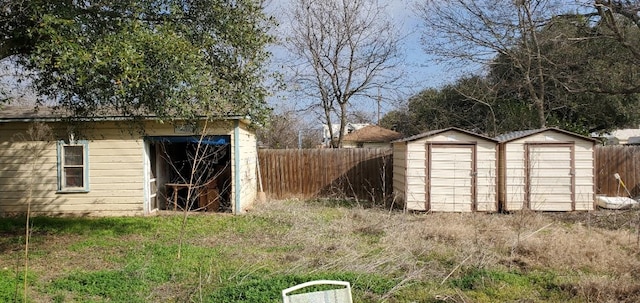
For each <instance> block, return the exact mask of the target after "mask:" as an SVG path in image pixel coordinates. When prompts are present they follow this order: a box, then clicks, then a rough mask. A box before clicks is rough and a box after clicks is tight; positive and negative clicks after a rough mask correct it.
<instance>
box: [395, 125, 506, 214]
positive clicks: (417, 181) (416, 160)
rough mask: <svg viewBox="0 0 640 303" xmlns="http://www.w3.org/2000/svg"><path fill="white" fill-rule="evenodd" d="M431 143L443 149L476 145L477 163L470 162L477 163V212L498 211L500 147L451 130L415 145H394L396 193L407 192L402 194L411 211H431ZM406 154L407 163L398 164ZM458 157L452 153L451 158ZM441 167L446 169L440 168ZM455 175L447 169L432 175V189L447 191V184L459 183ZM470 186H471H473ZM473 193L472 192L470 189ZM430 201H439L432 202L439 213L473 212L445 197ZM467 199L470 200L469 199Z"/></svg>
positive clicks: (409, 143) (412, 143)
mask: <svg viewBox="0 0 640 303" xmlns="http://www.w3.org/2000/svg"><path fill="white" fill-rule="evenodd" d="M428 143H434V144H435V143H437V144H442V147H441V148H446V146H447V144H451V145H455V144H458V143H464V144H467V143H471V144H475V159H469V161H472V160H475V168H476V187H475V197H474V198H475V201H476V205H477V208H476V209H477V210H478V211H497V175H496V173H497V170H496V166H497V158H496V156H497V152H496V143H495V142H493V141H489V140H485V139H482V138H479V137H476V136H472V135H468V134H465V133H462V132H459V131H456V130H449V131H445V132H441V133H438V134H435V135H432V136H427V137H424V138H420V139H416V140H412V141H406V142H397V143H394V190H398V189H402V188H404V190H402V191H401V192H402V196H403V198H404V199H403V200H404V202H405V203H406V204H405V205H406V207H407V209H411V210H427V204H426V203H427V188H428V181H429V180H427V179H428V177H429V176H428V170H427V162H428V159H427V151H428V148H427V144H428ZM403 144H406V148H405V147H402V145H403ZM396 146H397V147H396ZM405 151H406V152H405ZM403 152H404V153H405V154H406V156H405V160H404V161H402V162H401V164H396V159H401V157H402V156H401V155H400V154H401V153H403ZM454 154H455V153H452V154H451V155H454ZM468 156H469V157H470V156H471V155H470V154H468ZM449 162H450V161H449ZM450 163H451V162H450ZM402 165H404V167H403V166H402ZM439 167H443V166H442V165H440V166H439ZM402 171H404V184H402V183H401V181H402ZM452 171H453V170H446V169H444V170H439V171H438V172H437V173H436V174H435V175H431V176H430V178H431V180H430V181H431V182H432V185H433V184H436V185H438V184H440V185H441V186H442V187H440V188H444V187H445V186H446V185H445V184H444V183H446V182H450V181H451V180H453V179H455V176H453V175H448V173H452ZM434 180H439V181H434ZM463 181H464V180H463ZM443 182H444V183H443ZM468 185H469V186H471V184H468ZM455 186H458V185H455ZM461 186H464V185H461ZM451 190H453V189H451ZM455 190H456V191H459V190H460V189H459V188H457V189H455ZM464 190H466V189H464ZM469 190H471V189H470V188H469ZM429 198H430V199H432V198H435V200H434V199H432V200H431V204H432V205H434V204H435V205H437V208H438V209H437V210H438V211H471V208H470V207H467V208H464V209H461V208H458V207H455V206H454V205H455V204H456V203H457V201H453V200H451V199H452V198H453V197H448V198H451V199H449V200H446V201H444V200H442V198H441V197H429ZM466 199H467V200H468V197H467V198H466Z"/></svg>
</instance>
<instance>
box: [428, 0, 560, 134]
mask: <svg viewBox="0 0 640 303" xmlns="http://www.w3.org/2000/svg"><path fill="white" fill-rule="evenodd" d="M561 4H562V3H561V2H559V1H556V0H516V1H502V0H487V1H474V0H451V1H435V0H427V1H424V2H422V3H421V4H419V5H418V13H419V15H420V16H421V18H422V20H423V22H424V34H423V45H424V48H425V50H426V52H427V53H430V54H433V55H436V56H437V57H439V58H442V59H445V60H449V61H450V62H456V63H461V62H462V63H476V64H480V65H481V66H484V67H490V66H491V65H495V64H501V62H502V63H503V64H509V65H510V66H511V68H513V69H515V70H516V71H517V72H518V74H520V75H522V78H523V80H522V83H520V85H521V89H522V91H523V92H524V93H526V95H527V97H528V98H529V99H530V100H529V102H530V104H531V105H532V106H534V108H536V110H537V118H538V124H539V126H540V127H545V126H546V114H547V113H546V102H547V100H546V96H545V94H546V92H545V82H546V81H547V78H548V74H546V73H545V69H544V66H545V65H546V64H549V63H550V62H548V59H547V58H545V56H544V54H543V51H542V45H543V42H542V41H541V39H542V37H541V35H540V32H539V29H541V28H542V27H544V26H547V25H548V24H549V22H552V21H553V18H551V17H552V16H554V15H557V14H556V12H557V11H558V9H560V8H562V9H567V7H566V5H565V6H564V7H562V6H561ZM496 58H501V60H496Z"/></svg>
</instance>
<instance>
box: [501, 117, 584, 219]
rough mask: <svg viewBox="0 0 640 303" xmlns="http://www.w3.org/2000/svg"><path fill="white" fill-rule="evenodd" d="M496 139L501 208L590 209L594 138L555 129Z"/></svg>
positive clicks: (506, 209) (531, 131) (503, 136)
mask: <svg viewBox="0 0 640 303" xmlns="http://www.w3.org/2000/svg"><path fill="white" fill-rule="evenodd" d="M496 139H497V140H498V141H499V142H500V144H499V150H500V182H499V188H500V203H501V205H503V208H504V210H505V211H512V210H521V209H531V210H539V211H574V210H593V209H594V198H595V196H594V187H595V173H594V146H595V142H596V141H595V140H594V139H592V138H588V137H584V136H581V135H578V134H575V133H572V132H568V131H565V130H561V129H558V128H546V129H535V130H526V131H517V132H512V133H508V134H504V135H500V136H498V137H496Z"/></svg>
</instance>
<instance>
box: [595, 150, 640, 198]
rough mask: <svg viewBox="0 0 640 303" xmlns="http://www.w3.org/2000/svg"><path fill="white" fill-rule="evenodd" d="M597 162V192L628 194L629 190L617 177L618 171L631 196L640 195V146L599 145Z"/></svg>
mask: <svg viewBox="0 0 640 303" xmlns="http://www.w3.org/2000/svg"><path fill="white" fill-rule="evenodd" d="M595 163H596V164H595V165H596V168H595V174H596V194H601V195H607V196H626V195H627V192H626V191H625V189H624V188H623V187H622V186H620V184H619V182H618V180H616V178H615V174H616V173H617V174H619V175H620V178H621V179H622V181H623V182H624V184H625V185H626V186H627V188H628V189H629V191H630V192H631V196H632V197H636V196H640V167H639V165H640V146H633V145H609V146H597V147H596V150H595Z"/></svg>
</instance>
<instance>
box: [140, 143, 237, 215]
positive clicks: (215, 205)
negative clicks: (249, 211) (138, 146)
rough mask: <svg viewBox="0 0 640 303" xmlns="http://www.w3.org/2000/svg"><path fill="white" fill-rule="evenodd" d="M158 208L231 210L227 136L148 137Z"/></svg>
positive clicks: (229, 145)
mask: <svg viewBox="0 0 640 303" xmlns="http://www.w3.org/2000/svg"><path fill="white" fill-rule="evenodd" d="M147 139H148V140H150V141H152V142H154V143H155V146H156V148H155V150H156V155H155V162H156V165H155V167H154V169H155V176H156V179H157V184H158V191H159V199H158V200H159V203H160V208H161V209H165V210H176V211H177V210H185V209H187V210H189V211H209V212H231V144H230V140H231V138H230V136H206V137H202V138H201V137H198V136H188V137H148V138H147Z"/></svg>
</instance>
